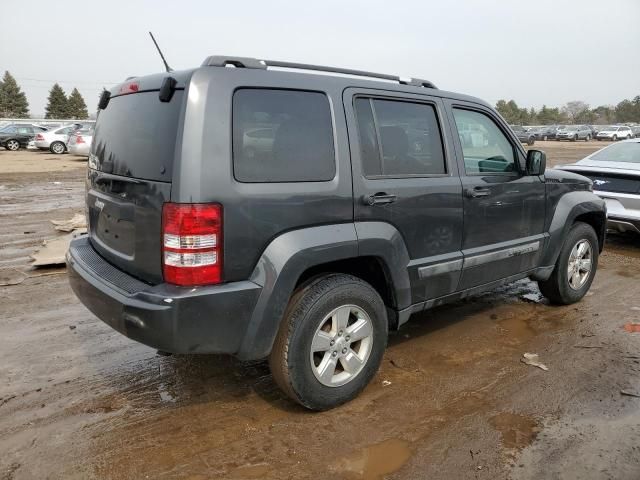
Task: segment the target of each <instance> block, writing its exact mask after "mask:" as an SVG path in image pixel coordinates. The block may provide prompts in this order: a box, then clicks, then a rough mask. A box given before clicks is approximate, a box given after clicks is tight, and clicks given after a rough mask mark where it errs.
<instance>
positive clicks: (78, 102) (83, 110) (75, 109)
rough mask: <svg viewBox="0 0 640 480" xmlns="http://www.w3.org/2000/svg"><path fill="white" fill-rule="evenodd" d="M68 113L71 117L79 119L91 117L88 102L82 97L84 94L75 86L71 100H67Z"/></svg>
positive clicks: (70, 96)
mask: <svg viewBox="0 0 640 480" xmlns="http://www.w3.org/2000/svg"><path fill="white" fill-rule="evenodd" d="M67 115H68V116H69V117H70V118H75V119H77V120H84V119H86V118H88V117H89V113H88V112H87V104H86V103H84V98H82V95H81V94H80V92H79V91H78V89H77V88H74V89H73V90H72V91H71V95H69V100H68V101H67Z"/></svg>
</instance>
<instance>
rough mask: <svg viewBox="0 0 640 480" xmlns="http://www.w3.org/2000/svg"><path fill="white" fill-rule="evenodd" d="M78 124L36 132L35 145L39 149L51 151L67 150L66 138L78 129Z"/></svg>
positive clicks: (61, 151)
mask: <svg viewBox="0 0 640 480" xmlns="http://www.w3.org/2000/svg"><path fill="white" fill-rule="evenodd" d="M78 128H80V126H79V125H78V124H74V125H66V126H64V127H60V128H56V129H53V130H48V131H46V132H41V133H38V134H37V135H36V137H35V142H34V143H35V146H36V148H39V149H40V150H49V151H50V152H51V153H57V154H61V153H64V152H66V151H67V139H68V138H69V134H71V133H72V132H75V131H76V130H78Z"/></svg>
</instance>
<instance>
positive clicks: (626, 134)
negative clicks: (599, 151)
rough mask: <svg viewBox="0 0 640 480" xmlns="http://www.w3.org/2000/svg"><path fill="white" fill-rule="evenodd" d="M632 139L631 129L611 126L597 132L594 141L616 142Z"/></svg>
mask: <svg viewBox="0 0 640 480" xmlns="http://www.w3.org/2000/svg"><path fill="white" fill-rule="evenodd" d="M630 138H633V132H632V131H631V128H629V127H627V126H624V125H623V126H618V125H612V126H609V127H606V128H604V129H603V130H600V131H599V132H598V136H597V137H596V140H611V141H613V142H616V141H618V140H627V139H630Z"/></svg>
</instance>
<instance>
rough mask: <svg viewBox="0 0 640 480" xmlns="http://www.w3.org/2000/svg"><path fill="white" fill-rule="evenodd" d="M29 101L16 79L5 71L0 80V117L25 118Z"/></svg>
mask: <svg viewBox="0 0 640 480" xmlns="http://www.w3.org/2000/svg"><path fill="white" fill-rule="evenodd" d="M28 116H29V102H27V97H26V95H25V94H24V92H23V91H22V90H21V89H20V87H19V86H18V83H17V82H16V79H15V78H13V76H12V75H11V74H10V73H9V72H8V71H7V72H4V77H3V78H2V81H1V82H0V117H10V118H27V117H28Z"/></svg>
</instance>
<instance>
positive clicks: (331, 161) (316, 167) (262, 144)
mask: <svg viewBox="0 0 640 480" xmlns="http://www.w3.org/2000/svg"><path fill="white" fill-rule="evenodd" d="M233 171H234V176H235V178H236V180H238V181H240V182H250V183H257V182H260V183H266V182H318V181H328V180H331V179H333V177H334V176H335V173H336V164H335V153H334V147H333V128H332V122H331V109H330V107H329V99H328V98H327V96H326V95H325V94H323V93H319V92H305V91H297V90H272V89H246V88H245V89H240V90H237V91H236V92H235V93H234V95H233Z"/></svg>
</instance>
